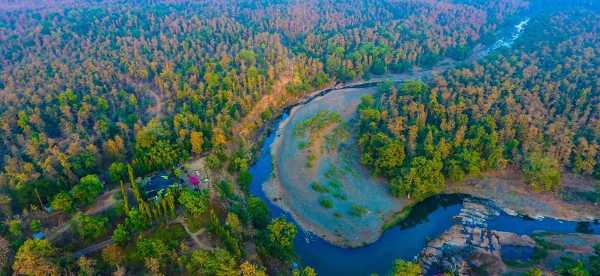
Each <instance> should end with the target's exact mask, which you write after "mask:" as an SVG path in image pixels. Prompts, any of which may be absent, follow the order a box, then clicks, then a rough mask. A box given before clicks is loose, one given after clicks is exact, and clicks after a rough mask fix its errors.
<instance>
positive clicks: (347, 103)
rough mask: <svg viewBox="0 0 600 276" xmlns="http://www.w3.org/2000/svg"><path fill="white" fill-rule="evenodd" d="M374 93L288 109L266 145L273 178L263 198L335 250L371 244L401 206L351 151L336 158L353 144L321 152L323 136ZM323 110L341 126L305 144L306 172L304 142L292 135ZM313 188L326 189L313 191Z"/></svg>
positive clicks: (337, 95) (341, 142) (347, 92)
mask: <svg viewBox="0 0 600 276" xmlns="http://www.w3.org/2000/svg"><path fill="white" fill-rule="evenodd" d="M374 92H375V88H353V89H343V90H338V91H334V92H331V93H329V94H327V95H325V96H322V97H319V98H316V99H314V100H313V101H311V102H310V103H308V104H306V105H302V106H298V107H296V108H294V109H292V111H291V112H290V115H289V117H288V118H287V119H286V120H285V121H283V122H281V124H280V125H279V128H278V130H277V133H276V135H277V136H276V139H275V141H274V142H273V144H272V145H271V153H272V155H273V162H274V164H273V167H274V172H273V175H274V177H273V179H271V181H269V182H268V183H265V184H263V189H264V190H265V192H266V193H267V195H268V196H269V198H270V199H271V200H272V201H273V202H274V203H275V204H277V205H278V206H279V207H280V208H282V209H284V210H286V211H288V212H289V213H290V214H291V215H292V216H293V217H294V219H295V220H296V221H297V222H298V223H299V224H300V225H301V226H302V228H303V229H304V230H306V231H308V232H312V233H314V234H316V235H318V236H320V237H322V238H324V239H325V240H328V241H330V242H332V243H335V244H337V245H339V246H344V247H357V246H362V245H365V244H368V243H372V242H374V241H376V240H377V239H378V238H379V236H380V235H381V232H382V228H383V224H384V220H385V218H386V217H389V216H391V215H392V214H393V213H395V212H396V211H397V210H399V209H401V208H402V207H403V206H405V203H406V202H405V201H403V200H401V199H398V198H394V197H393V196H391V194H390V193H389V192H388V190H387V186H386V185H385V183H384V182H383V181H382V180H381V179H378V178H375V177H373V176H370V175H369V172H368V170H367V169H366V168H364V167H363V166H362V165H361V164H360V162H359V160H360V158H359V155H358V153H357V152H356V151H352V150H349V152H344V153H343V154H342V151H343V150H348V149H355V148H354V147H353V145H355V143H356V141H355V140H354V139H352V138H351V139H335V141H336V142H337V143H338V145H336V146H335V147H331V148H332V149H333V150H327V151H324V150H323V146H324V144H325V143H326V136H327V135H328V134H331V133H332V132H333V131H334V130H335V129H336V128H337V127H339V125H340V124H344V123H348V122H349V121H350V120H352V119H353V118H354V117H355V114H356V108H357V106H358V104H359V103H360V98H361V97H362V96H364V95H367V94H371V93H374ZM323 110H327V111H330V112H335V113H337V114H338V115H339V116H340V117H341V122H340V123H336V124H331V125H328V126H327V127H325V128H323V129H321V130H319V132H318V135H315V136H313V137H312V138H311V139H312V141H311V146H310V150H311V152H312V153H310V154H314V163H312V164H313V165H312V166H310V167H307V164H306V162H307V158H308V154H309V153H308V151H307V149H308V147H307V148H302V147H299V145H300V144H301V143H302V142H303V141H304V140H305V137H297V135H295V133H294V132H295V131H294V130H295V128H296V126H297V125H298V124H300V123H302V122H304V121H305V120H307V119H309V118H312V117H313V116H315V114H318V113H319V112H321V111H323ZM317 153H318V154H317ZM348 155H349V156H348ZM314 183H319V185H321V186H323V187H326V188H325V189H320V188H315V187H314V185H313V184H314Z"/></svg>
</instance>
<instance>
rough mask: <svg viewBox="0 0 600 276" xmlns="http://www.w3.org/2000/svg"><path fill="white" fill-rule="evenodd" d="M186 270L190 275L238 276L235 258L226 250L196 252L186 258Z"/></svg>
mask: <svg viewBox="0 0 600 276" xmlns="http://www.w3.org/2000/svg"><path fill="white" fill-rule="evenodd" d="M183 263H184V266H185V270H186V271H188V273H190V274H195V273H198V274H200V275H238V274H239V272H238V270H237V264H236V261H235V258H234V257H233V256H231V254H229V252H227V251H226V250H223V249H220V248H218V249H216V250H215V251H213V252H208V251H204V250H196V251H194V252H192V254H190V256H189V257H185V258H184V261H183Z"/></svg>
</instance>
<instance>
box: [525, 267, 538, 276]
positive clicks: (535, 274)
mask: <svg viewBox="0 0 600 276" xmlns="http://www.w3.org/2000/svg"><path fill="white" fill-rule="evenodd" d="M525 275H526V276H542V270H541V269H539V268H537V267H534V268H532V269H530V270H529V271H527V274H525Z"/></svg>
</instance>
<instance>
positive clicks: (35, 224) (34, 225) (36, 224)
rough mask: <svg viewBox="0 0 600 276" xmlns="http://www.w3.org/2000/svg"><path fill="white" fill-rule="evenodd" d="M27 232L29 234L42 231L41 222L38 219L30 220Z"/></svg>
mask: <svg viewBox="0 0 600 276" xmlns="http://www.w3.org/2000/svg"><path fill="white" fill-rule="evenodd" d="M29 230H31V232H38V231H40V230H42V222H41V221H40V220H39V219H32V220H31V222H30V223H29Z"/></svg>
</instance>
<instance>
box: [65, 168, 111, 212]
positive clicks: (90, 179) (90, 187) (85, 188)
mask: <svg viewBox="0 0 600 276" xmlns="http://www.w3.org/2000/svg"><path fill="white" fill-rule="evenodd" d="M103 188H104V185H103V184H102V182H101V181H100V179H98V176H96V175H93V174H92V175H87V176H84V177H82V178H81V179H80V180H79V184H77V185H75V186H74V187H73V188H72V189H71V195H72V196H73V199H74V200H76V202H77V203H78V204H80V205H89V204H90V203H92V202H94V200H95V199H96V197H98V195H100V193H101V192H102V190H103Z"/></svg>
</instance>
